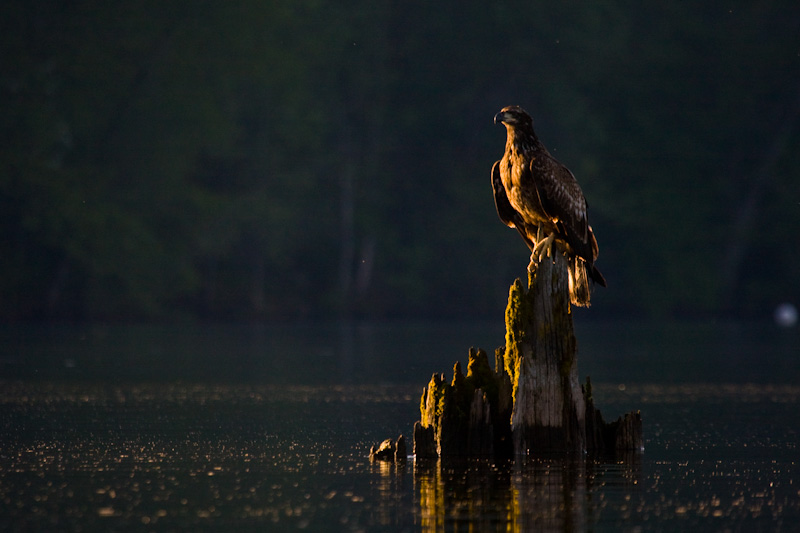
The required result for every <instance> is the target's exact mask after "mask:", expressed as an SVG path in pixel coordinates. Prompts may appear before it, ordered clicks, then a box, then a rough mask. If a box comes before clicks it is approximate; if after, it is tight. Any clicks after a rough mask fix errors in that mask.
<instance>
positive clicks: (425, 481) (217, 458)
mask: <svg viewBox="0 0 800 533" xmlns="http://www.w3.org/2000/svg"><path fill="white" fill-rule="evenodd" d="M2 385H3V386H2V393H0V431H2V435H3V438H2V450H1V452H0V467H1V468H0V502H1V503H2V507H3V509H4V510H3V511H2V513H0V529H2V530H3V531H30V530H38V531H50V530H71V531H77V530H83V531H108V530H115V531H120V530H147V529H153V530H182V531H186V530H192V531H200V530H206V531H211V530H214V531H247V530H253V531H256V530H258V531H265V530H269V531H276V530H293V529H297V528H301V529H303V528H304V529H308V530H310V531H348V530H352V531H361V530H364V531H374V530H391V531H416V530H430V531H434V530H461V529H462V528H463V529H468V528H469V527H474V528H476V530H479V531H485V530H492V531H501V530H502V531H506V530H509V529H510V530H517V531H530V530H543V531H581V530H586V529H591V530H593V531H639V530H647V531H653V530H655V531H658V530H663V531H674V530H697V529H698V528H699V529H706V530H725V529H730V528H731V526H733V525H735V526H736V528H735V529H740V530H743V531H744V530H747V531H758V530H763V531H767V530H768V531H778V530H784V531H792V530H793V529H794V528H796V527H797V524H798V523H800V475H799V474H800V469H798V449H797V428H798V427H800V414H798V413H800V410H799V409H798V407H800V405H798V403H800V387H795V386H789V385H782V386H764V385H746V386H732V385H670V386H666V385H643V386H641V385H640V386H636V385H631V386H627V387H626V388H625V391H620V390H619V387H618V386H612V385H607V386H603V385H597V386H596V387H595V388H596V391H595V394H596V396H597V397H598V399H600V400H601V401H602V405H603V406H604V410H606V411H609V410H611V411H615V410H620V411H621V410H622V408H625V407H627V405H628V404H629V403H635V404H638V405H640V406H641V408H642V410H643V412H644V413H645V427H646V428H647V431H646V451H645V453H644V454H643V455H632V456H628V457H624V458H621V459H615V460H612V459H607V458H606V459H603V458H578V459H575V458H557V457H549V458H529V459H524V460H522V459H520V460H518V461H516V462H515V463H512V464H506V465H493V464H488V463H485V462H481V461H474V462H471V463H466V464H458V465H453V464H442V463H440V462H415V461H414V460H413V458H410V459H409V461H408V462H407V463H406V464H405V465H389V464H381V463H376V464H371V463H370V462H369V460H368V459H367V455H368V449H369V446H370V445H372V444H374V443H375V442H377V441H378V440H381V439H382V438H383V437H385V436H390V435H393V434H394V432H395V431H396V430H397V429H398V428H402V430H403V431H406V430H410V427H411V424H412V423H413V419H414V418H415V416H416V415H417V406H418V398H417V394H418V392H417V391H416V390H415V388H413V387H407V386H377V387H368V386H340V387H322V386H314V387H297V386H277V385H273V386H253V385H198V384H151V385H148V384H135V385H134V384H130V385H118V386H108V385H87V384H80V383H72V384H64V383H61V384H54V383H27V382H6V383H3V384H2ZM618 408H619V409H618Z"/></svg>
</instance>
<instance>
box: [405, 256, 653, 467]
mask: <svg viewBox="0 0 800 533" xmlns="http://www.w3.org/2000/svg"><path fill="white" fill-rule="evenodd" d="M505 322H506V343H505V346H502V347H500V348H498V349H497V351H496V353H495V370H494V371H492V370H491V368H490V366H489V360H488V357H487V355H486V353H485V352H483V350H476V349H474V348H473V349H470V352H469V362H468V366H467V375H466V376H464V374H463V373H462V371H461V365H460V363H456V364H455V367H454V369H453V379H452V382H451V383H449V384H448V383H447V382H446V380H445V377H444V375H434V376H433V377H432V378H431V381H430V382H429V384H428V386H427V387H426V388H425V389H423V393H422V398H421V402H420V415H421V416H420V420H419V422H417V423H416V425H415V427H414V453H415V454H416V456H417V457H418V458H432V457H460V456H481V457H498V458H499V457H510V456H512V455H525V454H531V453H542V452H584V451H592V452H600V453H612V452H616V451H622V450H641V449H642V421H641V415H640V414H639V413H638V412H632V413H628V414H627V415H625V416H624V417H621V418H620V419H619V420H617V421H616V422H613V423H611V424H608V423H606V422H605V421H604V420H603V417H602V415H601V414H600V412H599V411H598V410H597V409H596V408H595V406H594V401H593V399H592V396H591V382H590V381H589V380H588V379H587V383H586V386H585V387H582V386H581V384H580V382H579V379H578V364H577V341H576V339H575V335H574V331H573V323H572V314H571V309H570V299H569V287H568V275H567V263H566V259H565V257H564V256H563V254H561V253H554V254H552V257H546V258H545V259H544V260H542V261H540V262H538V263H536V264H534V265H533V266H532V268H531V270H530V271H529V274H528V287H527V289H526V288H525V287H523V285H522V282H520V280H516V281H515V282H514V284H513V285H512V286H511V288H510V290H509V297H508V306H507V307H506V313H505Z"/></svg>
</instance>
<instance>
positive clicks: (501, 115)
mask: <svg viewBox="0 0 800 533" xmlns="http://www.w3.org/2000/svg"><path fill="white" fill-rule="evenodd" d="M505 118H506V114H505V113H504V112H502V111H500V112H499V113H498V114H496V115H495V116H494V123H495V124H500V123H502V122H503V121H504V120H505Z"/></svg>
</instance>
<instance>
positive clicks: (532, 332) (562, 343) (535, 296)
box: [505, 253, 586, 453]
mask: <svg viewBox="0 0 800 533" xmlns="http://www.w3.org/2000/svg"><path fill="white" fill-rule="evenodd" d="M532 267H533V268H531V271H530V272H529V274H528V288H527V290H526V289H525V288H524V287H523V286H522V284H521V283H520V282H519V280H517V281H516V282H514V285H512V287H511V290H510V293H509V298H508V307H507V308H506V350H505V364H506V368H507V369H509V373H511V370H510V369H513V377H514V379H513V383H514V385H515V386H514V395H513V398H514V408H513V411H512V415H511V426H512V431H513V435H514V448H515V450H516V452H517V453H527V452H528V451H529V450H536V451H553V450H557V451H576V452H577V451H584V450H585V449H586V430H585V411H586V406H585V403H584V398H583V392H582V390H581V386H580V382H579V380H578V364H577V341H576V340H575V335H574V333H573V325H572V314H571V309H570V300H569V285H568V283H569V281H568V279H569V278H568V274H567V262H566V259H565V257H564V255H563V254H561V253H555V254H554V257H553V258H552V259H549V258H545V260H543V261H541V262H539V263H535V264H533V265H532Z"/></svg>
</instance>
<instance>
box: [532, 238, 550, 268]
mask: <svg viewBox="0 0 800 533" xmlns="http://www.w3.org/2000/svg"><path fill="white" fill-rule="evenodd" d="M554 241H555V235H553V234H552V233H551V234H550V235H548V236H547V237H545V238H544V239H541V240H540V241H539V242H537V243H536V246H535V247H534V248H533V250H532V251H531V263H533V262H534V261H535V262H542V261H543V260H544V258H545V257H551V249H552V248H553V242H554Z"/></svg>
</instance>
